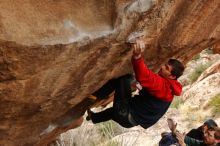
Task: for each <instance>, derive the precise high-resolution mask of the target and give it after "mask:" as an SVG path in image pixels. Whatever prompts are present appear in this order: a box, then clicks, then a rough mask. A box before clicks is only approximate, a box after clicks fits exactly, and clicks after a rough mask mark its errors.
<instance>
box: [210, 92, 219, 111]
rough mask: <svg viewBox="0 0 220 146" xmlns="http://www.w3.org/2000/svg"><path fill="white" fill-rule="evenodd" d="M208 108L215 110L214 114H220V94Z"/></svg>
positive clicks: (212, 100)
mask: <svg viewBox="0 0 220 146" xmlns="http://www.w3.org/2000/svg"><path fill="white" fill-rule="evenodd" d="M208 106H209V107H211V108H212V109H213V113H214V114H217V113H220V93H219V94H217V95H216V96H214V97H213V98H212V99H211V100H210V101H209V102H208Z"/></svg>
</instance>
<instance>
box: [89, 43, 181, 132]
mask: <svg viewBox="0 0 220 146" xmlns="http://www.w3.org/2000/svg"><path fill="white" fill-rule="evenodd" d="M132 48H133V56H132V64H133V69H134V72H135V78H136V80H137V81H138V82H139V83H140V85H141V86H142V89H141V90H140V91H139V95H135V96H134V97H131V86H130V84H131V82H132V80H133V79H132V76H131V75H125V76H122V77H119V78H117V79H112V80H110V81H109V82H107V83H106V84H105V85H104V86H103V87H102V88H100V89H99V90H98V91H96V92H95V93H94V94H93V96H96V97H97V98H98V99H101V98H105V97H107V96H108V95H109V94H110V93H112V92H113V91H115V94H114V101H113V107H111V108H108V109H106V110H104V111H102V112H99V113H94V112H92V111H91V110H87V112H88V116H87V118H86V119H87V120H90V119H91V120H92V122H93V123H100V122H104V121H108V120H114V121H116V122H117V123H119V124H120V125H121V126H123V127H126V128H130V127H133V126H136V125H140V126H142V127H143V128H145V129H146V128H148V127H150V126H152V125H154V124H155V123H156V122H157V121H158V120H159V119H160V118H161V117H162V116H163V115H164V114H165V113H166V111H167V109H168V108H169V106H170V104H171V102H172V100H173V97H174V95H177V96H179V95H180V94H181V92H182V86H181V84H180V83H179V82H178V81H177V78H178V77H179V76H181V75H182V73H183V71H184V66H183V64H182V63H181V62H179V61H178V60H176V59H170V60H169V61H168V62H167V63H165V64H163V65H162V66H161V69H160V71H159V72H158V73H157V74H155V73H153V72H152V71H151V70H149V69H148V67H147V66H146V65H145V64H144V59H143V58H142V55H141V53H142V49H144V48H145V45H144V43H143V42H141V41H138V42H136V43H135V44H134V45H133V46H132Z"/></svg>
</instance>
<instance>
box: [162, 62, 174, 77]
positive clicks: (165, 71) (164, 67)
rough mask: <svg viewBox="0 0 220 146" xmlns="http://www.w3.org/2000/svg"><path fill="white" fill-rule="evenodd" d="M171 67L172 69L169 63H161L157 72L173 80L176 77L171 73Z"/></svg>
mask: <svg viewBox="0 0 220 146" xmlns="http://www.w3.org/2000/svg"><path fill="white" fill-rule="evenodd" d="M172 69H173V67H172V66H171V65H169V64H168V63H165V64H162V65H161V66H160V70H159V72H158V74H159V75H160V76H162V77H164V78H167V79H172V80H174V79H176V76H174V75H172V74H171V71H172Z"/></svg>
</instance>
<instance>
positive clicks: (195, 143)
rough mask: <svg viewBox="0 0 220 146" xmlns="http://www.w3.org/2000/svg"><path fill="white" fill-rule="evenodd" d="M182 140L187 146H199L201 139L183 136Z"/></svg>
mask: <svg viewBox="0 0 220 146" xmlns="http://www.w3.org/2000/svg"><path fill="white" fill-rule="evenodd" d="M184 142H185V144H186V145H187V146H201V145H202V141H199V140H196V139H194V138H191V137H188V136H185V138H184Z"/></svg>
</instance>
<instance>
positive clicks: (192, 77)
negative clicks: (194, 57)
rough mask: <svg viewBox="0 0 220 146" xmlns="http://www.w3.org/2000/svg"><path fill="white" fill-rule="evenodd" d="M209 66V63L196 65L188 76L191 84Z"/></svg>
mask: <svg viewBox="0 0 220 146" xmlns="http://www.w3.org/2000/svg"><path fill="white" fill-rule="evenodd" d="M209 66H211V62H207V63H206V64H200V65H198V66H197V67H196V68H195V70H194V71H193V72H192V74H191V75H190V76H189V78H190V81H191V83H193V82H195V81H196V80H197V79H198V78H199V76H200V75H201V74H202V73H203V72H204V71H205V70H206V69H207V68H208V67H209Z"/></svg>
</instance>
